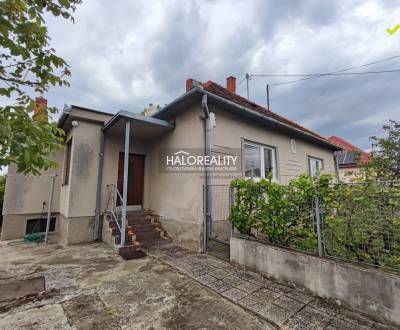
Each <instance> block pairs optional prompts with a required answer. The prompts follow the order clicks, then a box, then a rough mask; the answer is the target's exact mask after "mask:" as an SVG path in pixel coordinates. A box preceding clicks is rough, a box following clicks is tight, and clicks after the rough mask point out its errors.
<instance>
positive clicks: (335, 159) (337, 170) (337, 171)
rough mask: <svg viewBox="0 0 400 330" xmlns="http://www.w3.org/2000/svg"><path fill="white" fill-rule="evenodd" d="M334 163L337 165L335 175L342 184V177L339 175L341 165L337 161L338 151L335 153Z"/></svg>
mask: <svg viewBox="0 0 400 330" xmlns="http://www.w3.org/2000/svg"><path fill="white" fill-rule="evenodd" d="M333 161H334V163H335V175H336V182H337V183H339V182H340V175H339V164H338V160H337V151H335V152H334V153H333Z"/></svg>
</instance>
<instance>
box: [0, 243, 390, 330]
mask: <svg viewBox="0 0 400 330" xmlns="http://www.w3.org/2000/svg"><path fill="white" fill-rule="evenodd" d="M150 254H151V255H150V256H148V257H145V258H142V259H139V260H131V261H123V260H122V259H121V258H120V257H119V256H118V255H116V254H115V253H114V252H113V251H112V250H111V249H109V248H107V247H106V246H105V245H103V244H102V243H98V244H86V245H77V246H69V247H62V246H59V245H56V244H50V245H45V244H41V245H34V244H18V245H7V244H5V243H1V245H0V256H1V258H0V285H1V284H3V285H4V284H5V283H8V282H9V281H16V280H24V279H30V278H35V277H39V276H44V278H45V281H46V291H44V292H39V293H37V294H31V295H27V296H25V297H22V298H14V299H9V300H4V299H2V298H1V296H0V329H276V328H282V329H323V328H325V329H371V328H374V329H389V328H387V327H384V326H383V325H379V324H377V323H375V322H373V321H371V320H369V319H367V318H365V317H362V316H360V315H357V314H354V313H351V312H350V311H347V310H345V309H338V308H337V307H335V306H334V305H330V304H326V303H325V302H323V301H322V300H319V299H316V298H315V297H313V296H311V295H309V294H307V293H305V292H303V291H301V290H298V289H295V288H292V287H289V286H286V285H283V284H281V283H277V282H274V281H272V280H269V279H266V278H263V277H261V276H259V275H257V274H255V273H252V272H246V271H244V270H242V269H240V268H237V267H234V266H232V265H231V264H229V263H228V262H225V261H222V260H219V259H216V258H214V257H212V256H205V255H200V254H195V253H190V252H188V251H186V250H183V249H180V248H176V247H173V246H170V247H164V248H162V249H158V250H153V251H151V252H150ZM2 300H3V301H2ZM241 306H243V307H241Z"/></svg>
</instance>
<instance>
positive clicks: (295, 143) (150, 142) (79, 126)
mask: <svg viewBox="0 0 400 330" xmlns="http://www.w3.org/2000/svg"><path fill="white" fill-rule="evenodd" d="M58 125H59V127H62V128H63V129H64V130H65V132H66V138H65V148H64V150H63V151H62V152H60V153H58V154H56V155H54V159H55V160H56V161H57V162H58V163H59V164H60V166H59V168H58V169H56V170H49V171H47V172H44V173H43V175H42V176H40V177H29V176H23V175H19V174H17V173H16V172H15V168H14V167H13V166H10V168H9V174H8V175H9V176H8V180H7V186H6V195H5V202H4V209H3V214H4V223H3V230H2V233H1V239H2V240H9V239H15V238H20V237H23V236H24V235H25V234H26V233H27V232H28V229H32V228H33V227H34V226H36V227H37V230H38V231H43V229H44V228H45V227H46V226H45V222H46V221H45V218H46V214H47V211H48V204H49V201H50V198H49V197H48V196H49V189H50V188H49V187H50V182H51V178H52V176H53V175H57V177H56V179H55V186H54V195H53V199H52V200H53V202H52V205H51V216H52V222H51V225H50V231H52V232H54V233H55V237H56V238H58V239H59V240H60V242H61V243H63V244H75V243H81V242H90V241H93V240H99V239H103V240H104V241H106V242H107V243H108V244H110V245H111V246H115V245H118V244H120V242H125V245H136V246H141V244H143V242H141V241H140V239H138V237H139V238H140V237H141V236H142V240H145V239H150V238H151V239H157V240H159V239H161V238H162V237H163V236H164V234H165V231H166V232H167V233H168V237H170V238H172V239H173V241H174V242H175V243H177V244H181V245H182V246H184V247H187V248H189V249H192V250H196V251H200V250H202V249H203V242H204V241H203V238H204V236H203V232H204V230H203V228H205V227H204V223H207V222H206V220H204V219H205V218H206V216H205V215H207V216H208V217H212V212H211V210H212V208H213V207H214V211H215V207H216V205H217V201H214V200H213V199H214V198H216V196H212V194H209V193H206V194H204V189H206V190H207V188H210V187H213V186H225V187H226V186H227V185H228V184H229V182H230V181H231V180H232V179H233V178H235V177H249V178H253V179H255V180H257V179H259V178H261V177H268V176H271V177H272V179H273V180H275V181H276V182H279V183H282V184H286V183H287V182H288V181H289V180H290V179H291V178H295V177H297V176H298V175H300V174H301V173H305V172H309V173H310V174H312V175H314V174H316V173H317V172H327V173H333V172H334V170H335V164H334V152H335V151H338V150H339V148H338V147H337V146H336V145H335V144H332V143H331V142H330V141H328V140H327V139H326V138H324V137H322V136H320V135H318V134H317V133H315V132H313V131H310V130H308V129H306V128H304V127H302V126H301V125H299V124H297V123H295V122H293V121H290V120H289V119H286V118H284V117H282V116H280V115H277V114H276V113H274V112H272V111H270V110H269V109H266V108H264V107H262V106H260V105H258V104H256V103H254V102H252V101H250V100H247V99H245V98H243V97H241V96H240V95H238V94H237V93H236V79H235V78H234V77H229V78H227V86H226V88H225V87H222V86H220V85H218V84H216V83H215V82H212V81H207V82H205V83H200V82H198V81H196V80H193V79H188V80H187V81H186V92H185V93H184V94H183V95H181V96H180V97H178V98H177V99H175V100H174V101H172V102H171V103H169V104H168V105H166V106H165V107H164V108H162V109H161V110H160V111H158V112H156V113H155V114H153V115H152V116H142V115H138V114H135V113H133V112H129V111H119V112H117V113H116V114H114V115H112V114H109V113H104V112H100V111H96V110H92V109H86V108H83V107H79V106H74V105H73V106H71V107H69V108H67V109H65V110H64V112H63V113H62V115H61V118H60V120H59V122H58ZM204 187H205V188H204ZM207 191H208V192H210V191H211V189H209V190H207ZM215 191H216V190H215V189H214V193H215ZM225 191H227V190H225ZM224 198H225V197H224ZM115 219H117V221H115ZM102 224H103V225H102ZM118 226H122V229H123V228H124V227H125V226H126V227H127V229H126V230H120V229H119V227H118ZM38 228H39V229H38ZM110 235H111V236H110ZM164 238H165V237H164ZM120 245H123V244H120ZM118 246H119V245H118ZM120 252H121V250H120Z"/></svg>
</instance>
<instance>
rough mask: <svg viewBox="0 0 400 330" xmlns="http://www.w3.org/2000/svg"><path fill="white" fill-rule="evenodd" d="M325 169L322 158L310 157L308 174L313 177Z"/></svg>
mask: <svg viewBox="0 0 400 330" xmlns="http://www.w3.org/2000/svg"><path fill="white" fill-rule="evenodd" d="M322 170H323V162H322V159H319V158H314V157H308V174H309V175H310V176H312V177H316V176H318V175H319V173H321V171H322Z"/></svg>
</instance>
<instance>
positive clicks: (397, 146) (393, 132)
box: [368, 120, 400, 180]
mask: <svg viewBox="0 0 400 330" xmlns="http://www.w3.org/2000/svg"><path fill="white" fill-rule="evenodd" d="M383 130H384V132H385V136H384V137H377V136H372V137H371V138H370V140H371V141H372V151H371V156H372V160H371V163H370V164H369V165H368V169H369V170H370V172H371V173H375V175H376V176H377V177H378V178H379V179H381V180H400V122H396V121H394V120H389V122H388V123H387V124H385V125H384V126H383Z"/></svg>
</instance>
